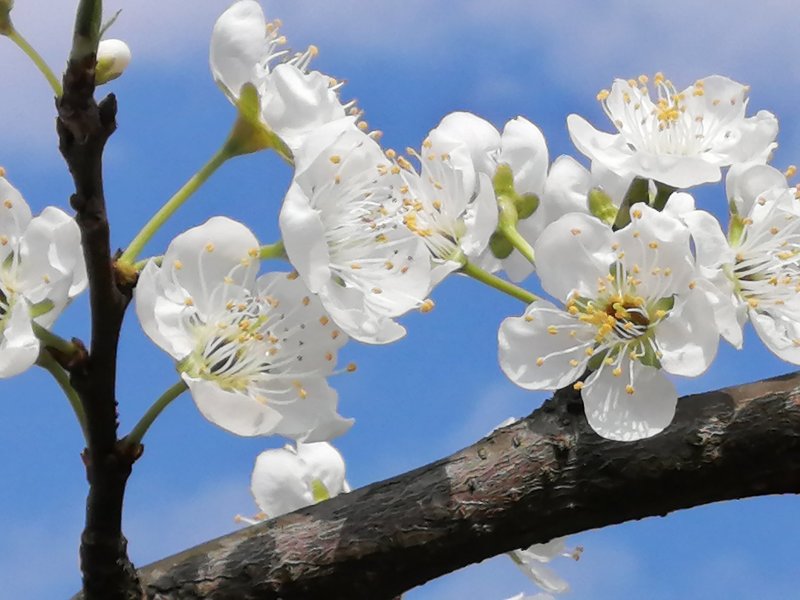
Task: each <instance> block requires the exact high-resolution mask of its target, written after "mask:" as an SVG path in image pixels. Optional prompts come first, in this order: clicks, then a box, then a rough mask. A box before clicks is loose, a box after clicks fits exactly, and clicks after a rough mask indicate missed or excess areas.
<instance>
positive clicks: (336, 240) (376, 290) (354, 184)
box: [280, 123, 431, 343]
mask: <svg viewBox="0 0 800 600" xmlns="http://www.w3.org/2000/svg"><path fill="white" fill-rule="evenodd" d="M295 159H296V163H297V169H296V175H295V177H294V180H293V181H292V185H291V187H290V188H289V191H288V192H287V194H286V199H285V200H284V204H283V208H282V209H281V213H280V226H281V233H282V236H283V242H284V245H285V247H286V253H287V255H288V256H289V259H290V260H291V262H292V264H293V265H294V267H295V268H296V269H297V271H298V273H299V274H300V276H301V277H302V278H303V281H304V282H305V283H306V285H307V286H308V287H309V288H310V289H311V291H313V292H314V293H316V294H319V297H320V300H321V301H322V303H323V305H324V306H325V308H326V309H327V310H328V312H329V313H330V315H331V316H332V317H333V319H334V321H336V323H337V324H338V325H339V326H340V327H341V328H342V329H343V330H344V331H345V332H346V333H347V334H349V335H350V336H352V337H353V338H355V339H357V340H360V341H364V342H370V343H387V342H391V341H394V340H396V339H398V338H399V337H402V336H403V335H404V334H405V329H403V327H402V326H400V325H399V324H397V323H396V322H395V321H394V320H393V319H394V317H398V316H400V315H402V314H404V313H406V312H408V311H409V310H411V309H414V308H418V307H421V306H426V304H425V298H426V295H427V293H428V290H429V288H430V277H431V268H430V261H429V258H428V252H427V249H426V247H425V244H424V242H423V241H422V240H421V239H420V238H418V237H417V236H415V235H413V234H412V233H411V232H410V231H409V230H408V229H407V228H405V227H403V224H402V220H401V216H400V214H399V210H398V207H399V204H400V203H399V198H398V196H399V194H400V192H399V189H400V188H402V187H403V180H402V178H401V177H400V176H399V175H398V171H399V168H398V167H396V166H395V165H393V164H392V162H391V161H390V160H389V159H387V157H386V156H385V155H384V154H383V152H382V150H381V148H380V146H378V144H377V143H375V141H374V140H372V139H371V138H370V137H369V136H368V135H366V134H365V133H363V132H362V131H360V130H359V129H358V128H356V127H355V126H353V125H350V126H349V127H346V128H344V129H342V128H341V127H339V125H338V124H336V123H333V124H329V125H327V126H324V127H322V128H321V129H320V130H318V131H317V132H316V133H314V134H313V135H311V136H309V138H308V139H307V142H306V144H304V145H303V146H302V147H301V148H300V149H299V150H298V151H297V153H296V154H295Z"/></svg>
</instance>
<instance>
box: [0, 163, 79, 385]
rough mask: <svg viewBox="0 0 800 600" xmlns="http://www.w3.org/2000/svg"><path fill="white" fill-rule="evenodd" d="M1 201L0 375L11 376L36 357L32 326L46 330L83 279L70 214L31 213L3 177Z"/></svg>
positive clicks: (51, 209)
mask: <svg viewBox="0 0 800 600" xmlns="http://www.w3.org/2000/svg"><path fill="white" fill-rule="evenodd" d="M0 203H2V204H1V205H0V377H11V376H13V375H18V374H19V373H22V372H23V371H25V370H26V369H28V368H29V367H31V366H32V365H33V363H34V362H35V361H36V358H37V356H38V355H39V349H40V344H39V340H38V338H37V337H36V336H35V334H34V324H36V325H39V326H41V327H45V328H50V327H51V326H52V325H53V323H55V321H56V319H57V318H58V316H59V315H60V314H61V312H62V311H63V310H64V308H65V307H66V306H67V304H68V303H69V301H70V300H71V299H72V298H73V297H75V296H76V295H77V294H79V293H80V292H81V291H83V289H84V288H85V287H86V284H87V279H86V267H85V264H84V261H83V252H82V250H81V241H80V231H79V230H78V226H77V224H76V223H75V221H74V220H73V219H72V217H70V216H68V215H67V214H66V213H64V212H63V211H61V210H59V209H58V208H54V207H52V206H48V207H47V208H45V209H44V210H43V211H42V214H40V215H39V216H38V217H32V216H31V209H30V208H29V207H28V204H27V202H25V199H24V198H23V197H22V195H21V194H20V193H19V191H17V190H16V188H14V187H13V186H12V185H11V184H10V183H9V182H8V181H7V180H6V179H5V177H2V176H0Z"/></svg>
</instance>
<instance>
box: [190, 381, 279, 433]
mask: <svg viewBox="0 0 800 600" xmlns="http://www.w3.org/2000/svg"><path fill="white" fill-rule="evenodd" d="M182 378H183V380H184V381H185V382H186V385H188V386H189V390H190V391H191V393H192V399H193V400H194V403H195V404H196V405H197V408H198V409H200V413H201V414H202V415H203V416H204V417H205V418H206V419H208V420H209V421H211V422H212V423H213V424H214V425H216V426H218V427H221V428H222V429H224V430H226V431H229V432H231V433H235V434H236V435H241V436H245V437H250V436H255V435H270V434H273V433H276V432H277V431H278V428H279V426H280V424H281V421H282V420H283V415H282V414H281V412H280V411H278V410H276V409H275V408H272V407H271V406H270V404H269V401H268V400H267V401H264V402H258V401H256V400H255V399H254V398H252V397H250V396H249V395H247V394H245V393H242V392H236V391H228V390H224V389H222V388H221V387H220V386H219V384H217V383H216V382H214V381H210V380H206V379H196V378H193V377H190V376H189V375H187V374H185V373H184V374H182Z"/></svg>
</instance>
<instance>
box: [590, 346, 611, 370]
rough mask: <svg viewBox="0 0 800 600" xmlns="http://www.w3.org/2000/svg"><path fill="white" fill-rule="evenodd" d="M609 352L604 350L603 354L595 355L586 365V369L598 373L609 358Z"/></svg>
mask: <svg viewBox="0 0 800 600" xmlns="http://www.w3.org/2000/svg"><path fill="white" fill-rule="evenodd" d="M608 354H609V350H608V349H606V350H603V351H602V352H598V353H597V354H593V355H592V357H591V358H590V359H589V361H588V362H587V363H586V368H587V369H589V370H590V371H597V369H599V368H600V367H601V366H602V365H603V361H604V360H605V359H606V356H608Z"/></svg>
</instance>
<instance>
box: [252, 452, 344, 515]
mask: <svg viewBox="0 0 800 600" xmlns="http://www.w3.org/2000/svg"><path fill="white" fill-rule="evenodd" d="M250 490H251V492H252V494H253V499H254V500H255V502H256V504H257V505H258V508H259V509H260V511H261V512H260V513H259V514H257V515H256V516H255V517H254V518H247V517H241V516H239V517H237V520H238V521H241V522H244V523H248V524H250V525H253V524H255V523H258V522H259V521H262V520H264V519H272V518H275V517H278V516H280V515H283V514H286V513H290V512H293V511H295V510H298V509H300V508H303V507H305V506H310V505H312V504H316V503H317V502H322V501H323V500H327V499H328V498H333V497H334V496H338V495H339V494H340V493H346V492H349V491H350V486H349V485H348V484H347V481H346V480H345V465H344V459H343V458H342V455H341V454H339V452H338V451H337V450H336V448H334V447H333V446H331V445H330V444H329V443H327V442H316V443H312V444H304V443H299V442H298V443H297V444H295V445H294V446H293V445H290V444H287V445H286V446H284V447H283V448H275V449H272V450H267V451H265V452H262V453H261V454H259V455H258V458H256V464H255V467H254V468H253V476H252V478H251V481H250Z"/></svg>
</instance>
